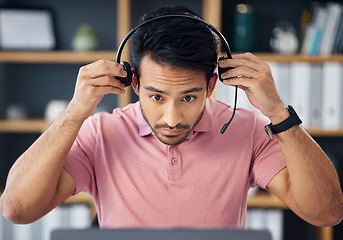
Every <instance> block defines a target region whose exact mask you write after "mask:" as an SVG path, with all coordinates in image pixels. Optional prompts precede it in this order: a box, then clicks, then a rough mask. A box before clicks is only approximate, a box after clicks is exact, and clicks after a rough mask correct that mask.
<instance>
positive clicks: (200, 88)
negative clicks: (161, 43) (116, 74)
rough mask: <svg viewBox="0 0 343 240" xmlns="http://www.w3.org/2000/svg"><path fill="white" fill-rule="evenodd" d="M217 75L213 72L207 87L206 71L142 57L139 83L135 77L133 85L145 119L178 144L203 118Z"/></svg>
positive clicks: (161, 135)
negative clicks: (178, 66) (138, 83)
mask: <svg viewBox="0 0 343 240" xmlns="http://www.w3.org/2000/svg"><path fill="white" fill-rule="evenodd" d="M216 79H217V76H216V75H214V76H213V77H212V78H211V81H210V82H209V84H208V87H207V81H206V77H205V73H204V72H199V71H195V70H189V69H183V68H174V67H171V66H169V65H160V64H158V63H156V62H154V61H153V60H151V59H150V57H148V56H145V57H143V59H142V62H141V66H140V86H139V89H138V85H137V79H136V78H134V80H133V87H134V89H135V91H136V93H137V94H139V100H140V106H141V110H142V113H143V116H144V118H145V120H146V121H147V122H148V124H149V125H150V127H151V128H152V130H153V132H154V133H155V135H156V137H157V138H158V139H159V140H160V141H161V142H163V143H165V144H168V145H176V144H179V143H181V142H183V141H184V140H185V139H186V137H187V135H188V134H189V132H190V131H191V130H192V128H193V127H194V126H195V125H196V124H197V123H198V121H199V120H200V119H201V117H202V115H203V113H204V110H205V100H206V98H207V97H209V96H210V95H211V94H212V91H213V88H214V85H215V82H216Z"/></svg>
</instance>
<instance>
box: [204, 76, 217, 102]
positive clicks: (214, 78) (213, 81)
mask: <svg viewBox="0 0 343 240" xmlns="http://www.w3.org/2000/svg"><path fill="white" fill-rule="evenodd" d="M217 80H218V75H217V73H213V74H212V77H211V79H210V81H209V82H208V87H207V96H206V97H208V98H209V97H211V95H212V93H213V90H214V87H215V86H216V83H217Z"/></svg>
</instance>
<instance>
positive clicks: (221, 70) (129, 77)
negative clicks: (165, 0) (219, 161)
mask: <svg viewBox="0 0 343 240" xmlns="http://www.w3.org/2000/svg"><path fill="white" fill-rule="evenodd" d="M175 17H181V18H189V19H193V20H196V21H198V22H201V23H203V24H205V25H206V26H207V27H209V28H210V29H211V30H212V31H213V32H215V33H216V34H217V36H218V37H219V38H220V40H221V41H222V43H223V45H224V47H225V51H226V54H227V58H230V59H231V58H232V56H231V50H230V46H229V44H228V43H227V41H226V39H225V37H224V36H223V34H222V33H221V32H220V31H218V29H216V28H215V27H214V26H212V25H211V24H209V23H208V22H206V21H205V20H203V19H201V18H197V17H194V16H190V15H181V14H175V15H163V16H158V17H155V18H151V19H148V20H147V21H145V22H143V23H141V24H139V25H138V26H136V27H135V28H133V29H131V30H130V32H129V33H128V34H127V35H126V36H125V37H124V39H123V41H122V42H121V43H120V45H119V48H118V51H117V57H116V62H117V63H120V64H121V65H123V66H124V70H125V71H126V73H127V75H126V77H125V78H122V77H116V78H117V79H118V80H119V81H121V82H122V83H124V84H125V87H127V86H130V85H131V81H132V71H131V66H130V64H129V63H128V62H125V61H122V62H121V61H120V57H121V53H122V51H123V49H124V46H125V44H126V42H127V41H128V40H129V38H130V37H131V36H132V34H134V33H135V32H136V30H137V29H138V28H140V27H142V26H143V25H145V24H147V23H149V22H152V21H156V20H159V19H163V18H175ZM223 59H226V57H224V56H222V57H220V58H219V60H223ZM230 69H232V68H231V67H228V68H220V67H218V74H219V79H220V81H223V79H222V78H221V74H222V73H224V72H226V71H228V70H230ZM235 88H236V89H235V103H234V108H233V112H232V116H231V118H230V120H229V121H228V122H227V123H225V124H224V126H223V127H222V129H221V130H220V133H221V134H223V133H224V132H225V131H226V129H227V128H228V126H229V125H230V123H231V121H232V119H233V117H234V116H235V112H236V105H237V86H236V87H235Z"/></svg>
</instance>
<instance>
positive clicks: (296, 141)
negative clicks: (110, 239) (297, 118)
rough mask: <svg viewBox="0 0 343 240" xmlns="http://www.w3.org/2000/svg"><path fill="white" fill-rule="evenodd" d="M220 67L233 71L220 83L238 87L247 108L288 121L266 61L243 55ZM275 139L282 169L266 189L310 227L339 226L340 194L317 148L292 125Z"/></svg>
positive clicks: (274, 121) (342, 198)
mask: <svg viewBox="0 0 343 240" xmlns="http://www.w3.org/2000/svg"><path fill="white" fill-rule="evenodd" d="M219 64H220V66H221V67H235V69H233V70H229V71H228V72H226V73H225V74H224V76H222V77H223V78H226V79H227V80H225V81H224V83H225V84H227V85H231V86H234V85H238V87H240V88H242V89H243V90H244V91H245V93H246V94H247V97H248V98H249V101H250V102H251V104H252V105H254V106H255V107H256V108H258V109H260V110H261V112H262V113H263V114H264V115H265V116H267V117H268V118H269V119H270V120H271V122H272V124H273V125H274V124H277V123H280V122H282V121H283V120H285V119H286V118H287V117H289V112H288V110H287V109H286V106H285V104H284V103H283V101H282V100H281V98H280V96H279V94H278V92H277V89H276V86H275V83H274V80H273V77H272V74H271V71H270V68H269V65H268V64H267V63H265V62H263V61H262V60H260V59H259V58H257V57H256V56H254V55H252V54H250V53H246V54H237V55H233V59H227V60H224V61H222V62H220V63H219ZM236 76H239V77H236ZM232 77H234V78H232ZM276 137H277V140H278V142H279V145H280V148H281V150H282V153H283V156H284V158H285V161H286V164H287V167H286V168H285V169H284V170H282V171H281V172H279V173H278V174H277V175H276V176H275V177H274V178H273V179H272V181H271V182H270V183H269V184H268V186H267V187H268V189H269V191H270V192H272V193H273V194H275V195H276V196H277V197H279V198H280V199H281V200H282V201H283V202H284V203H285V204H286V205H287V206H289V207H290V208H291V209H292V210H293V211H294V212H295V213H296V214H298V215H299V216H300V217H302V218H303V219H304V220H306V221H308V222H310V223H312V224H314V225H318V226H327V225H334V224H337V223H338V222H340V221H341V220H342V218H343V195H342V191H341V187H340V184H339V178H338V175H337V173H336V170H335V168H334V167H333V165H332V163H331V161H330V160H329V159H328V157H327V156H326V155H325V154H324V152H323V151H322V149H321V148H320V147H319V145H318V144H317V143H316V142H315V141H314V140H313V139H312V138H311V137H310V136H309V135H308V134H307V133H306V131H305V130H304V129H303V128H302V127H301V126H294V127H292V128H290V129H288V130H287V131H285V132H282V133H279V134H277V135H276Z"/></svg>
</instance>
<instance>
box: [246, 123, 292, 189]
mask: <svg viewBox="0 0 343 240" xmlns="http://www.w3.org/2000/svg"><path fill="white" fill-rule="evenodd" d="M255 123H256V125H255V132H254V136H253V138H254V145H253V159H252V165H251V169H250V185H251V187H254V186H259V187H261V188H264V189H266V188H267V185H268V183H269V182H270V181H271V180H272V179H273V178H274V177H275V175H277V174H278V173H279V172H280V171H281V170H282V169H284V168H285V167H286V162H285V160H284V157H283V154H282V152H281V149H280V147H279V143H278V141H277V139H276V137H275V135H274V136H273V139H272V140H270V138H269V137H268V136H267V134H266V132H265V130H264V126H265V125H267V124H269V122H268V120H267V119H266V118H263V117H260V116H256V121H255Z"/></svg>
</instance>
